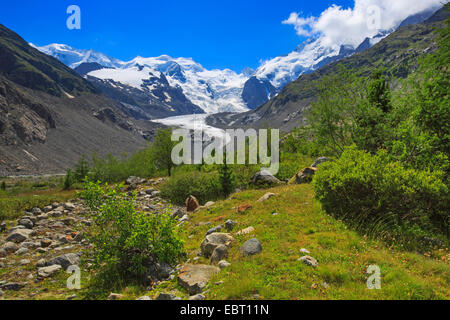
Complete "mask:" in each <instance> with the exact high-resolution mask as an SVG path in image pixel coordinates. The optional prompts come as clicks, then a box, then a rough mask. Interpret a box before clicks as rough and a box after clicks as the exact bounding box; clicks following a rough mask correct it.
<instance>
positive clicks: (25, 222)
mask: <svg viewBox="0 0 450 320" xmlns="http://www.w3.org/2000/svg"><path fill="white" fill-rule="evenodd" d="M17 224H18V225H20V226H24V227H25V228H27V229H33V227H34V223H33V221H31V220H30V219H27V218H24V219H20V220H18V221H17Z"/></svg>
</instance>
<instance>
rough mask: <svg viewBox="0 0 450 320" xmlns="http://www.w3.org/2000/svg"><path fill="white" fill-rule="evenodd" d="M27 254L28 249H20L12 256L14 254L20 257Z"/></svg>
mask: <svg viewBox="0 0 450 320" xmlns="http://www.w3.org/2000/svg"><path fill="white" fill-rule="evenodd" d="M28 252H30V249H28V248H20V249H19V250H17V251H16V252H15V253H14V254H15V255H16V256H21V255H24V254H26V253H28Z"/></svg>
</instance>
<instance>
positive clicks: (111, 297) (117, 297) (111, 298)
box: [108, 293, 124, 300]
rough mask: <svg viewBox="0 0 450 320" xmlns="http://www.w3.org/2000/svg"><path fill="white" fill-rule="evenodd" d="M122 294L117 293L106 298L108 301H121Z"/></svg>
mask: <svg viewBox="0 0 450 320" xmlns="http://www.w3.org/2000/svg"><path fill="white" fill-rule="evenodd" d="M123 297H124V296H123V294H119V293H110V295H109V296H108V300H120V299H123Z"/></svg>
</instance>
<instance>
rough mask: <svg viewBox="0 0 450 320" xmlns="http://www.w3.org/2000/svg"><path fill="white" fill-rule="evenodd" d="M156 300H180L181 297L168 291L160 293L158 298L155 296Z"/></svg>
mask: <svg viewBox="0 0 450 320" xmlns="http://www.w3.org/2000/svg"><path fill="white" fill-rule="evenodd" d="M156 300H160V301H169V300H172V301H173V300H181V298H179V297H177V296H175V295H173V294H169V293H160V294H159V296H158V298H156Z"/></svg>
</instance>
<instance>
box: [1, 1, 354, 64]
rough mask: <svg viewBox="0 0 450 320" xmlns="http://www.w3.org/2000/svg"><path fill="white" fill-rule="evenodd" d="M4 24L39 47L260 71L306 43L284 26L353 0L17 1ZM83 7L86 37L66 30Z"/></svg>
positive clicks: (4, 12)
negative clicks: (72, 8)
mask: <svg viewBox="0 0 450 320" xmlns="http://www.w3.org/2000/svg"><path fill="white" fill-rule="evenodd" d="M2 2H3V3H2V5H1V9H0V10H1V11H0V23H1V24H4V25H5V26H7V27H8V28H11V29H12V30H14V31H15V32H17V33H18V34H19V35H21V36H22V37H23V38H24V39H25V40H26V41H29V42H33V43H35V44H37V45H45V44H49V43H64V44H68V45H70V46H73V47H75V48H80V49H94V50H97V51H100V52H103V53H105V54H108V55H111V56H113V57H116V58H119V59H122V60H130V59H132V58H134V57H135V56H138V55H140V56H144V57H149V56H158V55H161V54H168V55H171V56H173V57H192V58H194V60H196V61H197V62H199V63H201V64H202V65H203V66H205V67H207V68H231V69H233V70H235V71H238V72H240V71H241V70H242V69H243V68H244V67H246V66H249V67H252V68H256V67H257V66H258V65H259V61H260V60H261V59H268V58H271V57H275V56H279V55H282V54H287V53H289V52H290V51H292V50H293V49H294V48H295V47H296V46H297V45H298V44H299V43H301V42H302V41H303V40H304V38H302V37H300V36H298V35H297V34H296V31H295V29H294V27H293V26H292V25H286V24H282V21H283V20H285V19H287V18H288V17H289V15H290V14H291V13H292V12H302V13H303V15H304V16H310V15H313V16H319V15H320V13H321V12H322V11H323V10H325V9H327V8H328V7H329V6H330V5H332V4H337V5H341V6H343V7H344V8H347V7H353V3H354V1H352V0H333V1H329V0H328V1H326V0H314V1H310V0H308V1H306V0H295V1H294V0H277V1H274V0H270V1H269V0H233V1H231V0H230V1H226V0H224V1H218V0H209V1H203V0H190V1H170V0H166V1H164V0H163V1H161V0H159V1H153V0H147V1H143V0H142V1H140V0H128V1H111V0H109V1H105V0H95V1H94V0H89V1H85V0H71V1H65V0H54V1H45V0H42V1H35V0H26V1H24V0H16V1H2ZM72 4H76V5H78V6H80V8H81V13H82V29H81V30H68V29H67V28H66V19H67V17H68V15H67V14H66V9H67V7H68V6H69V5H72Z"/></svg>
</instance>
